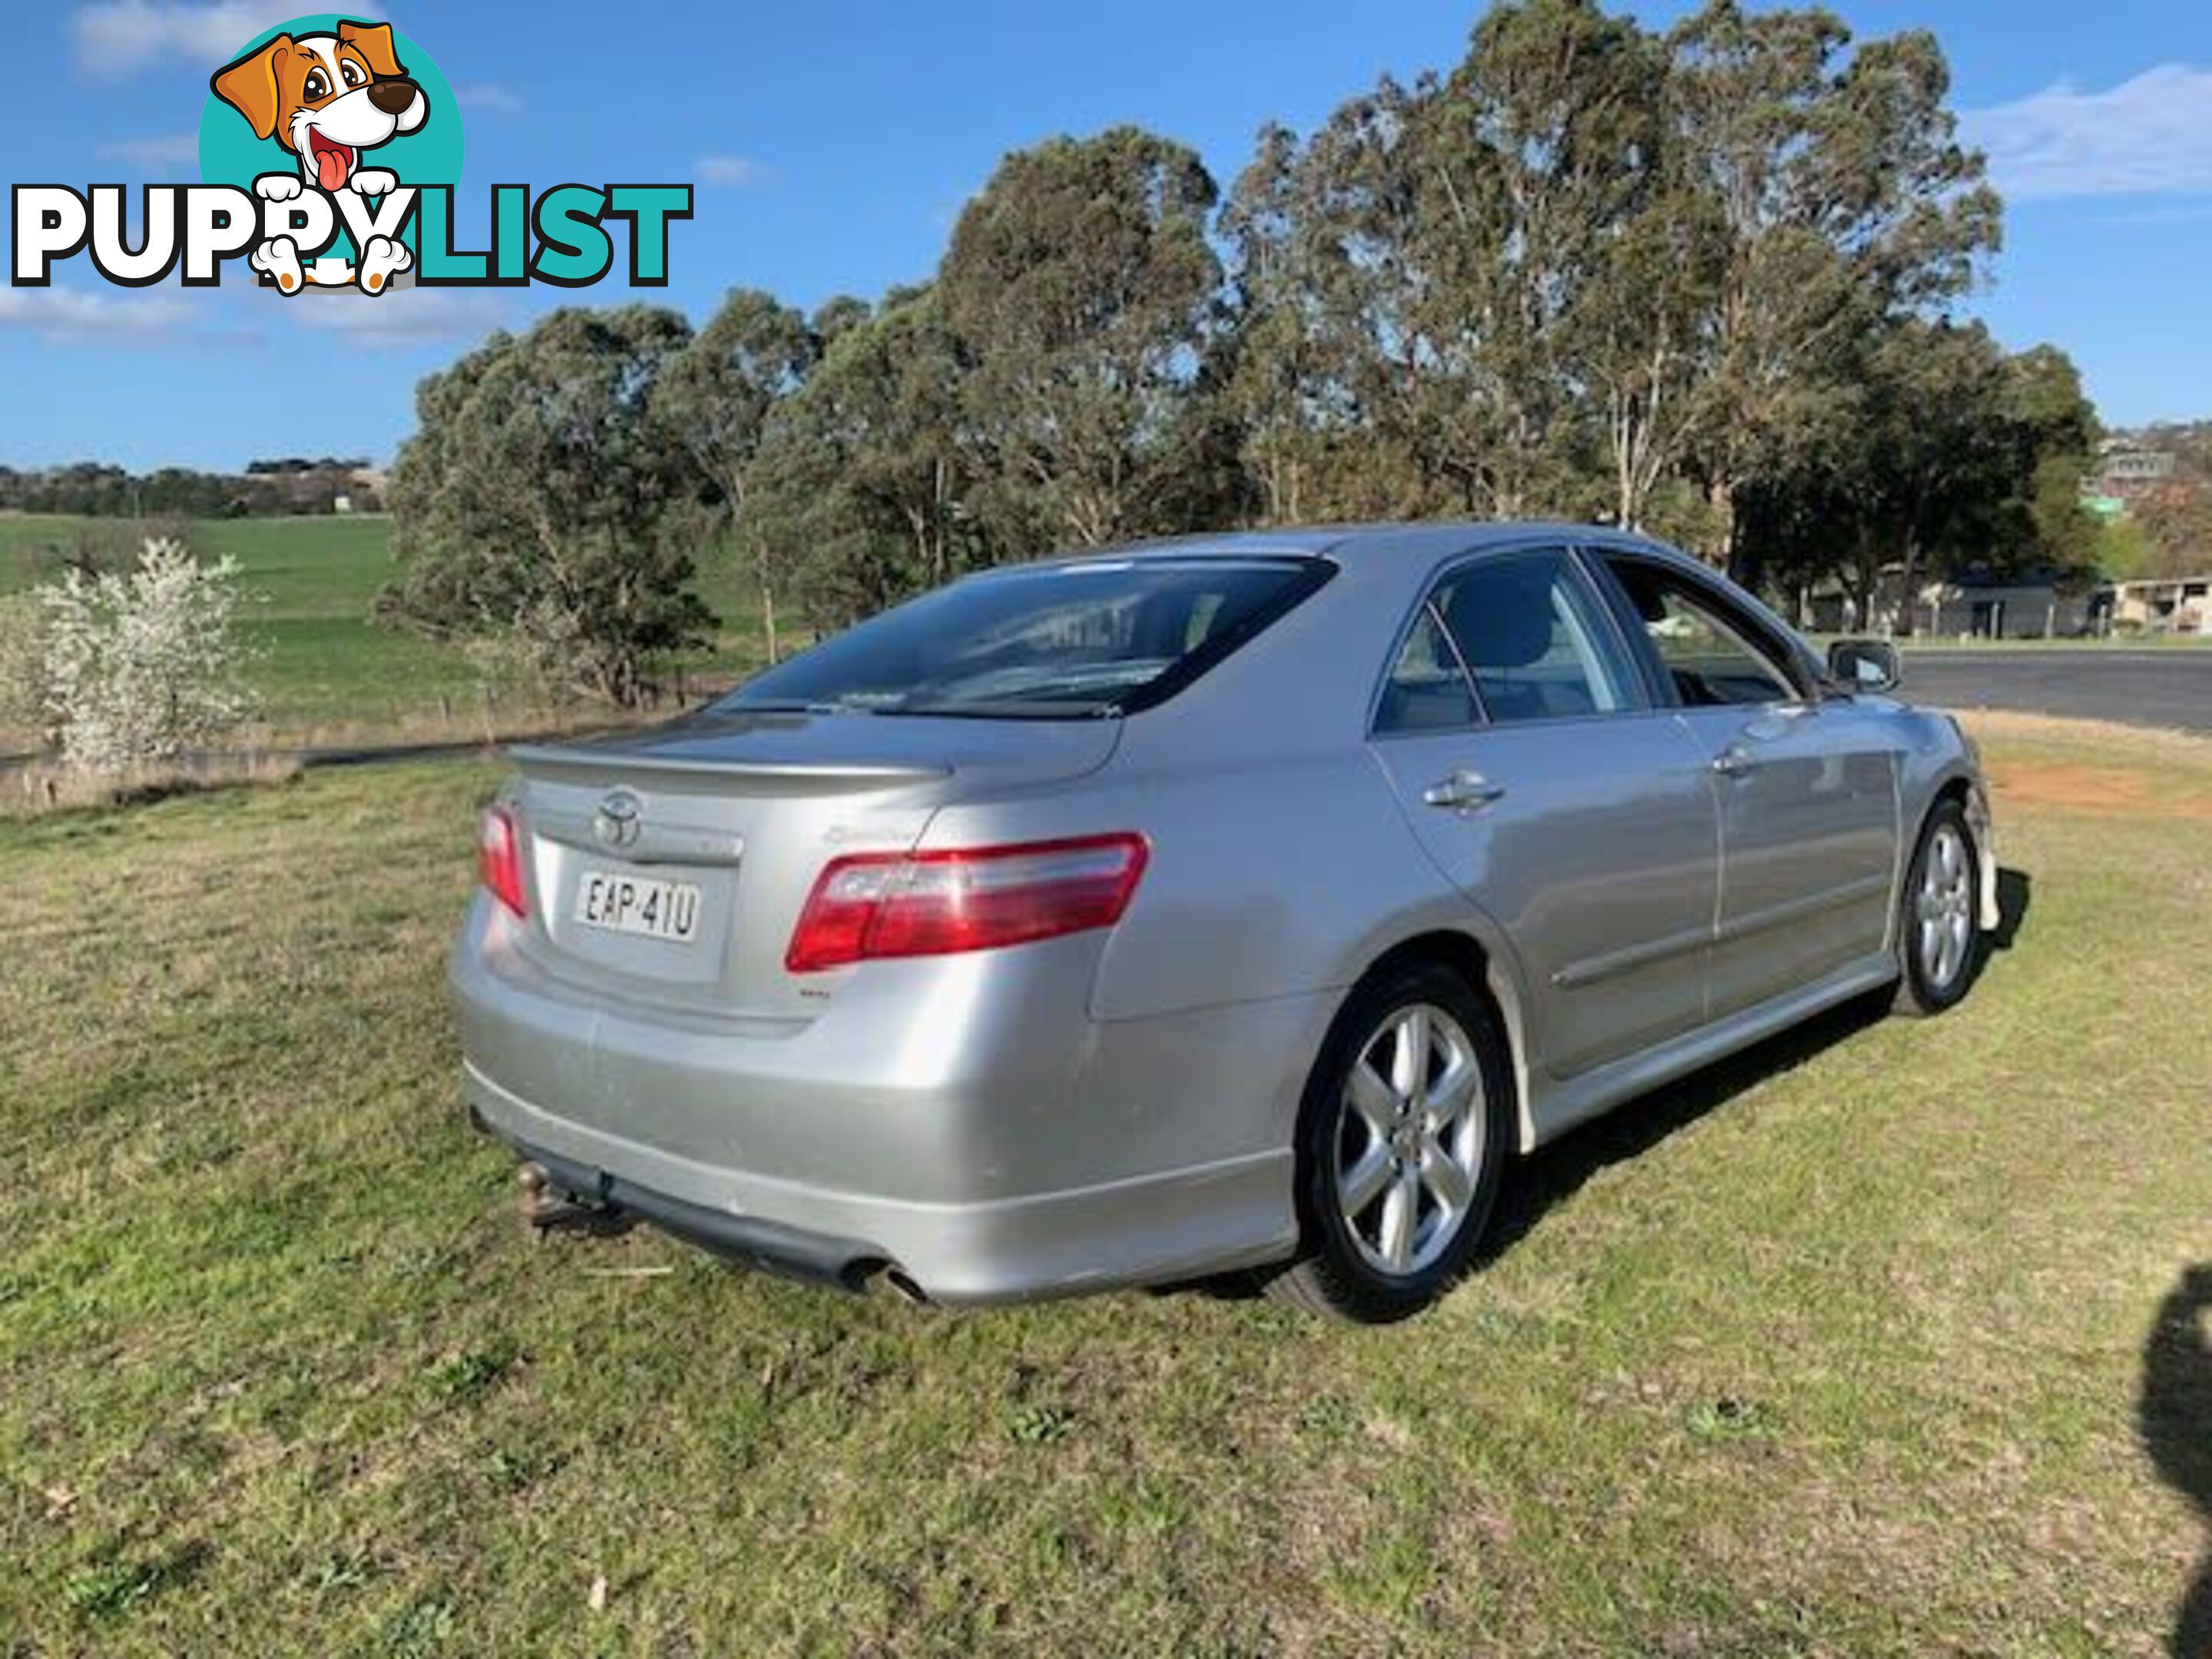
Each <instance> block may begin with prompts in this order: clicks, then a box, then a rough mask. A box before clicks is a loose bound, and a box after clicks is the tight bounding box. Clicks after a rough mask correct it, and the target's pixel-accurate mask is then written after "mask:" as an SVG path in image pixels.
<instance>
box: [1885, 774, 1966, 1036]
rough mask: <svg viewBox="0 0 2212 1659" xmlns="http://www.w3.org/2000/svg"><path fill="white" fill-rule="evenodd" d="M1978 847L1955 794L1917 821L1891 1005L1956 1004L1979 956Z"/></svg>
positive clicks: (1929, 1013) (1908, 1008) (1940, 1007)
mask: <svg viewBox="0 0 2212 1659" xmlns="http://www.w3.org/2000/svg"><path fill="white" fill-rule="evenodd" d="M1981 859H1982V854H1981V849H1980V848H1978V846H1976V845H1975V843H1974V831H1973V826H1972V825H1971V824H1970V823H1967V822H1966V810H1965V808H1963V807H1962V806H1960V804H1959V803H1958V802H1957V801H1955V800H1943V801H1939V802H1937V803H1936V810H1935V811H1932V812H1930V813H1929V815H1928V821H1927V823H1924V824H1923V825H1922V826H1921V829H1920V843H1919V845H1918V846H1917V847H1916V848H1914V849H1913V854H1912V865H1911V868H1910V869H1909V870H1908V871H1907V872H1905V890H1904V893H1903V894H1902V895H1901V896H1900V897H1899V901H1898V918H1897V950H1898V957H1899V969H1900V970H1901V971H1900V972H1899V975H1898V980H1897V993H1896V996H1895V998H1894V1000H1893V1004H1892V1006H1893V1008H1894V1010H1895V1011H1896V1012H1899V1013H1900V1014H1905V1015H1909V1016H1912V1017H1915V1018H1931V1017H1933V1016H1935V1015H1936V1014H1940V1013H1942V1012H1944V1011H1945V1010H1946V1009H1948V1008H1954V1007H1956V1006H1958V1005H1959V1003H1960V1001H1962V1000H1964V999H1965V997H1966V993H1967V991H1968V990H1970V989H1971V988H1972V986H1973V982H1974V975H1976V974H1977V973H1978V971H1979V970H1980V968H1981V962H1982V932H1981V927H1980V923H1979V916H1978V910H1979V908H1980V898H1981V867H1982V866H1981Z"/></svg>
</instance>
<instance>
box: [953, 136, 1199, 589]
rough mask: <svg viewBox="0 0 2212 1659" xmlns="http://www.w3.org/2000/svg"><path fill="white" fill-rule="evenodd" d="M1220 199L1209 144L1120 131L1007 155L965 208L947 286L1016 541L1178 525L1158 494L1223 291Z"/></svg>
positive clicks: (970, 389) (1008, 539) (969, 414)
mask: <svg viewBox="0 0 2212 1659" xmlns="http://www.w3.org/2000/svg"><path fill="white" fill-rule="evenodd" d="M1217 196H1218V191H1217V190H1216V187H1215V185H1214V181H1213V179H1212V176H1211V175H1210V174H1208V173H1207V172H1206V168H1205V167H1204V165H1203V164H1202V163H1200V161H1199V159H1198V156H1197V155H1196V154H1195V153H1194V152H1193V151H1191V150H1189V149H1186V148H1184V147H1183V146H1182V145H1180V144H1176V143H1170V141H1168V140H1167V139H1164V138H1161V137H1157V136H1155V135H1153V134H1152V133H1148V132H1144V131H1139V130H1138V129H1136V128H1134V127H1116V128H1114V129H1112V130H1111V131H1107V132H1103V133H1101V134H1099V135H1097V137H1091V138H1084V139H1076V138H1054V139H1052V140H1050V141H1048V143H1042V144H1040V145H1038V146H1036V148H1035V149H1028V150H1023V151H1019V152H1017V153H1016V154H1014V155H1009V156H1008V157H1007V158H1006V160H1005V161H1003V162H1001V163H1000V167H999V169H998V171H997V172H996V173H994V175H993V176H992V178H991V180H990V182H989V183H988V184H987V185H985V186H984V188H983V190H982V191H981V193H980V194H978V195H977V196H976V197H975V199H974V200H972V201H970V202H969V204H968V205H967V207H966V209H965V210H963V212H962V214H961V216H960V219H959V222H958V223H957V226H956V227H955V228H954V230H953V233H952V241H951V247H950V248H949V249H948V250H947V252H946V253H945V259H944V263H943V264H942V267H941V269H940V271H939V280H938V283H937V294H938V298H939V304H940V305H941V307H942V314H943V317H944V319H945V322H946V323H947V324H948V325H950V327H951V331H952V333H953V335H954V336H955V337H956V338H957V341H958V343H959V346H960V349H961V350H962V352H963V355H964V357H965V359H966V362H967V364H968V368H969V372H968V373H967V374H966V375H965V377H964V380H963V409H964V422H965V425H966V426H967V428H969V432H970V434H971V435H972V438H973V441H974V444H975V453H976V454H977V457H978V459H979V462H980V465H981V473H982V477H981V482H980V486H979V489H978V490H977V493H976V502H977V506H978V509H979V511H981V513H982V514H983V515H984V517H985V520H986V521H987V525H988V527H989V529H990V532H991V534H992V535H993V537H994V542H995V544H996V545H997V546H998V547H999V549H1000V550H1001V551H1003V552H1006V553H1008V554H1017V553H1021V552H1025V551H1030V550H1036V549H1038V548H1041V547H1042V546H1045V545H1048V544H1052V543H1054V542H1069V543H1073V544H1078V545H1083V546H1097V545H1100V544H1104V543H1108V542H1111V541H1114V540H1116V539H1118V538H1122V537H1125V536H1128V535H1131V534H1133V533H1138V532H1144V531H1147V530H1152V529H1158V528H1163V527H1164V526H1162V525H1161V524H1160V523H1159V522H1158V516H1157V514H1156V513H1154V511H1153V510H1152V491H1153V489H1154V487H1155V484H1156V482H1157V480H1158V477H1159V476H1160V474H1161V472H1162V470H1163V468H1164V466H1167V465H1170V463H1171V461H1172V459H1173V457H1172V454H1171V449H1170V434H1171V433H1172V431H1173V429H1174V427H1175V420H1176V412H1177V408H1178V405H1179V404H1180V403H1181V402H1182V399H1183V398H1184V397H1185V395H1186V394H1187V393H1188V391H1189V389H1190V387H1191V385H1192V382H1193V380H1194V376H1195V375H1196V374H1197V371H1198V368H1199V365H1200V361H1201V358H1202V356H1203V355H1204V353H1205V351H1206V346H1207V343H1208V340H1209V337H1210V336H1211V334H1212V331H1213V329H1214V326H1215V324H1216V320H1217V314H1218V305H1219V301H1220V288H1221V267H1220V262H1219V260H1218V258H1217V257H1216V255H1215V253H1214V251H1213V247H1212V242H1211V240H1209V237H1208V234H1207V233H1208V217H1209V215H1210V214H1211V213H1212V209H1213V206H1214V204H1215V200H1216V198H1217Z"/></svg>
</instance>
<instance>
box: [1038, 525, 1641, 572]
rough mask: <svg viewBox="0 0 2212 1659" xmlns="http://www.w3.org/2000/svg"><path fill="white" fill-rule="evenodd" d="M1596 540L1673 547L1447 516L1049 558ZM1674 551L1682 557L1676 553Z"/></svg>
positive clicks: (1362, 558)
mask: <svg viewBox="0 0 2212 1659" xmlns="http://www.w3.org/2000/svg"><path fill="white" fill-rule="evenodd" d="M1532 541H1537V542H1542V541H1565V542H1573V543H1578V544H1590V543H1601V544H1604V545H1607V546H1613V547H1637V548H1642V549H1648V550H1651V551H1654V552H1661V553H1673V552H1674V550H1673V549H1671V548H1668V547H1666V546H1664V545H1663V544H1661V543H1657V542H1654V541H1651V540H1650V539H1649V538H1645V537H1642V536H1638V535H1635V534H1632V533H1631V532H1625V531H1621V530H1618V529H1615V528H1613V526H1609V525H1591V524H1565V523H1553V522H1548V521H1545V520H1441V521H1437V520H1425V521H1420V522H1409V523H1401V524H1383V523H1376V524H1332V525H1298V526H1290V527H1287V528H1284V529H1279V530H1239V531H1228V532H1218V533H1215V534H1210V535H1208V534H1200V535H1190V536H1174V537H1168V538H1162V539H1159V540H1156V541H1141V542H1128V543H1124V544H1121V545H1118V546H1114V547H1102V548H1096V549H1092V550H1087V551H1085V552H1082V553H1073V552H1071V553H1065V554H1061V555H1059V556H1056V557H1054V559H1052V560H1050V561H1048V562H1053V563H1073V562H1079V561H1081V560H1086V559H1150V558H1176V559H1191V558H1260V557H1266V556H1270V555H1273V556H1285V555H1290V556H1297V557H1303V558H1316V557H1327V558H1330V559H1334V560H1339V561H1346V562H1352V561H1356V562H1366V561H1368V560H1380V559H1397V558H1404V559H1408V560H1413V561H1421V560H1435V559H1439V558H1444V557H1449V556H1451V555H1453V554H1455V553H1474V552H1480V551H1481V550H1484V549H1486V548H1505V547H1520V546H1525V545H1527V544H1528V543H1529V542H1532ZM1676 556H1678V557H1679V556H1680V555H1679V554H1678V555H1676Z"/></svg>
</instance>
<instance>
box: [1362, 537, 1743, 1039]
mask: <svg viewBox="0 0 2212 1659" xmlns="http://www.w3.org/2000/svg"><path fill="white" fill-rule="evenodd" d="M1373 730H1374V738H1373V748H1374V752H1375V754H1376V757H1378V759H1379V760H1380V761H1381V763H1382V765H1383V769H1384V771H1385V773H1386V774H1387V775H1389V780H1390V783H1391V787H1393V789H1394V790H1395V792H1396V794H1397V798H1398V799H1399V801H1400V803H1401V805H1402V807H1403V809H1404V811H1405V813H1406V817H1407V820H1408V821H1409V822H1410V823H1412V825H1413V829H1414V832H1415V834H1416V835H1417V836H1419V840H1420V842H1421V844H1422V845H1423V846H1424V847H1425V848H1426V849H1427V851H1428V853H1429V855H1430V856H1431V858H1432V859H1433V860H1435V861H1436V863H1437V866H1438V867H1439V868H1441V869H1442V870H1443V872H1445V873H1446V875H1448V876H1449V878H1450V879H1451V880H1452V881H1453V882H1454V883H1455V884H1457V885H1458V886H1459V887H1460V888H1461V889H1462V890H1463V891H1464V892H1466V893H1467V894H1468V896H1469V897H1470V898H1471V899H1472V900H1473V901H1474V902H1476V903H1477V904H1479V905H1480V906H1481V907H1482V908H1484V910H1485V911H1486V912H1487V913H1488V914H1489V915H1491V916H1492V919H1493V920H1494V921H1496V922H1497V923H1498V924H1499V925H1500V926H1501V927H1503V928H1504V930H1505V932H1506V933H1507V935H1508V936H1509V937H1510V939H1511V940H1512V943H1513V945H1514V948H1515V950H1516V952H1517V953H1518V955H1519V957H1520V962H1521V967H1522V973H1523V975H1524V979H1525V982H1526V983H1527V985H1528V990H1529V993H1530V998H1529V1005H1530V1006H1529V1007H1528V1018H1527V1029H1528V1031H1529V1033H1530V1037H1531V1054H1530V1055H1529V1061H1530V1064H1531V1065H1532V1066H1541V1068H1542V1069H1543V1070H1544V1071H1545V1072H1547V1073H1549V1074H1550V1075H1552V1076H1553V1077H1558V1078H1565V1077H1570V1076H1572V1075H1574V1074H1576V1073H1580V1072H1583V1071H1587V1070H1588V1069H1589V1068H1590V1067H1592V1066H1597V1065H1601V1064H1602V1063H1604V1062H1605V1061H1607V1060H1613V1059H1617V1058H1619V1057H1620V1056H1621V1055H1624V1054H1630V1053H1632V1052H1634V1051H1636V1050H1638V1049H1640V1048H1647V1047H1649V1046H1650V1045H1652V1044H1654V1043H1657V1042H1663V1041H1665V1040H1666V1039H1667V1038H1668V1037H1671V1036H1678V1035H1680V1033H1682V1032H1684V1031H1687V1030H1692V1028H1694V1027H1695V1026H1697V1025H1698V1024H1700V1023H1701V1022H1702V1021H1703V1019H1704V1018H1705V977H1704V967H1705V961H1704V958H1705V951H1706V949H1707V947H1708V945H1709V943H1710V939H1711V931H1712V925H1713V917H1714V908H1715V903H1716V900H1717V883H1718V871H1717V844H1718V824H1717V816H1716V811H1717V809H1716V805H1715V799H1714V794H1713V789H1712V783H1711V775H1710V774H1709V773H1708V771H1707V769H1706V759H1707V757H1706V756H1705V753H1704V751H1703V750H1700V749H1699V747H1698V745H1697V744H1696V743H1695V742H1693V741H1692V739H1691V738H1690V737H1689V735H1688V734H1687V733H1686V732H1685V731H1684V730H1683V728H1682V727H1681V726H1680V723H1679V722H1677V721H1676V720H1674V717H1673V715H1672V714H1671V712H1669V711H1668V710H1667V709H1665V708H1656V707H1655V706H1654V702H1653V700H1652V698H1651V697H1650V694H1649V691H1648V689H1647V687H1646V686H1645V684H1644V679H1643V677H1642V675H1641V674H1640V672H1639V671H1638V665H1637V664H1636V661H1635V659H1634V658H1633V657H1632V654H1631V653H1630V652H1629V649H1628V647H1627V645H1626V641H1624V639H1623V638H1622V636H1621V635H1620V629H1619V626H1618V623H1617V622H1616V620H1615V619H1614V617H1613V615H1612V614H1611V613H1610V611H1608V609H1607V605H1606V603H1605V601H1604V600H1603V599H1602V598H1601V596H1600V594H1599V592H1598V590H1597V588H1596V586H1595V584H1594V583H1593V582H1592V580H1591V579H1590V577H1589V574H1588V573H1587V572H1586V571H1585V570H1584V569H1583V565H1582V562H1581V560H1580V558H1579V557H1578V556H1576V555H1575V554H1573V553H1571V552H1570V551H1569V550H1566V549H1564V548H1538V549H1529V550H1514V551H1510V552H1504V553H1494V554H1483V555H1479V556H1474V557H1473V558H1471V559H1469V560H1468V561H1467V562H1463V563H1462V564H1461V565H1459V566H1458V567H1456V568H1453V569H1451V570H1449V571H1447V572H1445V573H1444V574H1443V576H1442V577H1441V579H1440V580H1438V581H1437V583H1436V585H1435V586H1434V587H1433V589H1432V590H1431V592H1430V593H1429V594H1428V595H1427V596H1426V597H1425V599H1423V601H1422V604H1421V606H1420V608H1419V611H1417V612H1416V613H1415V614H1414V616H1413V617H1412V619H1411V620H1410V621H1409V622H1408V623H1407V627H1406V630H1405V632H1404V635H1403V636H1402V641H1401V645H1400V647H1399V649H1398V650H1397V653H1396V655H1395V660H1394V661H1393V663H1392V665H1391V666H1390V669H1389V673H1388V675H1387V677H1386V679H1385V683H1384V685H1383V690H1382V693H1381V695H1380V697H1379V699H1378V702H1377V706H1376V713H1375V718H1374V722H1373Z"/></svg>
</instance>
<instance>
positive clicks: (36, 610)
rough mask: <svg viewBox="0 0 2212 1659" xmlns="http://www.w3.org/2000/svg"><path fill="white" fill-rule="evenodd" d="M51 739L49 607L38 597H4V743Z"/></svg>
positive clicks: (0, 720)
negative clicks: (47, 629)
mask: <svg viewBox="0 0 2212 1659" xmlns="http://www.w3.org/2000/svg"><path fill="white" fill-rule="evenodd" d="M51 736H52V732H51V730H50V727H49V724H48V719H47V714H46V610H45V607H44V606H43V605H40V602H39V599H38V596H37V595H36V594H34V593H11V594H9V595H6V596H4V597H0V741H5V742H7V743H9V744H13V743H15V742H21V741H25V740H29V741H33V742H43V741H45V740H46V738H49V737H51Z"/></svg>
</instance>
